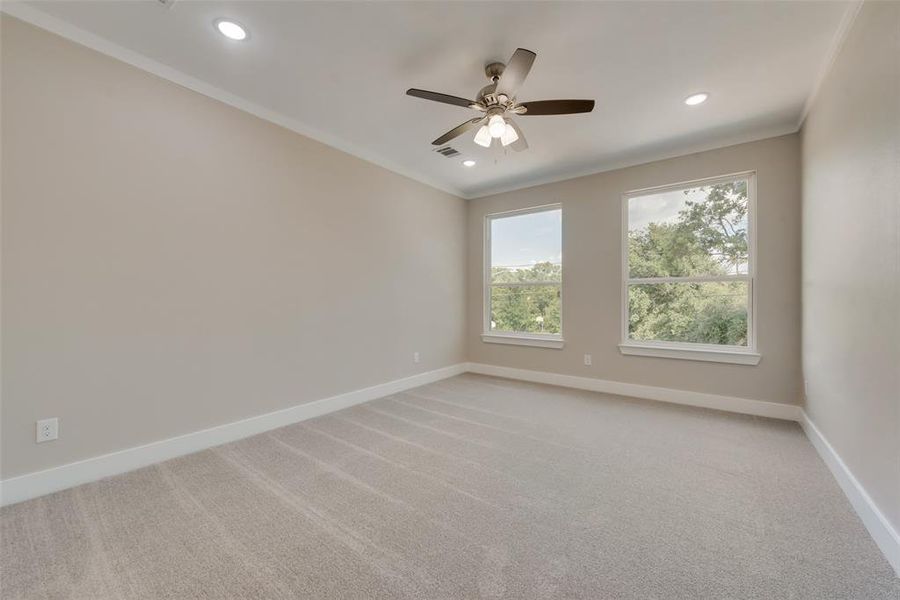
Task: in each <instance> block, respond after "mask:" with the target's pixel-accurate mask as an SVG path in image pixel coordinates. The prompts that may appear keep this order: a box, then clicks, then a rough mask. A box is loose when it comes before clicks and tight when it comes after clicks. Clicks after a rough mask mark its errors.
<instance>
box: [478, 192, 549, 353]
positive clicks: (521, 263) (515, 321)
mask: <svg viewBox="0 0 900 600" xmlns="http://www.w3.org/2000/svg"><path fill="white" fill-rule="evenodd" d="M484 247H485V269H484V271H485V273H484V279H485V282H484V334H483V335H482V339H483V340H484V341H486V342H497V343H503V344H521V345H528V346H542V347H547V348H561V347H562V304H561V296H562V208H561V207H560V206H559V205H558V204H556V205H552V206H541V207H537V208H530V209H526V210H519V211H514V212H508V213H502V214H496V215H488V216H487V218H486V221H485V245H484Z"/></svg>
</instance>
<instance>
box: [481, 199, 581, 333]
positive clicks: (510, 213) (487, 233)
mask: <svg viewBox="0 0 900 600" xmlns="http://www.w3.org/2000/svg"><path fill="white" fill-rule="evenodd" d="M548 210H562V204H561V203H554V204H542V205H540V206H531V207H528V208H519V209H515V210H507V211H503V212H497V213H490V214H487V215H485V216H484V251H483V253H482V254H484V260H483V264H482V288H483V291H482V304H481V306H482V313H483V322H482V334H481V341H482V342H485V343H489V344H510V345H515V346H533V347H536V348H562V347H563V345H564V343H565V340H563V337H562V330H563V310H562V278H560V280H559V281H548V282H540V281H536V282H529V283H510V284H503V285H504V286H532V285H553V286H557V285H558V286H559V303H560V310H559V331H560V332H559V333H520V332H515V331H492V330H491V221H492V220H493V219H496V218H505V217H515V216H519V215H529V214H532V213H538V212H545V211H548ZM560 240H562V223H561V222H560ZM563 276H564V275H563Z"/></svg>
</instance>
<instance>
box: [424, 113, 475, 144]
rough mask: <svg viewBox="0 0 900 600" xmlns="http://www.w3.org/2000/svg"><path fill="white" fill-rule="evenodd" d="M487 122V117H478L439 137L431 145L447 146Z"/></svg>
mask: <svg viewBox="0 0 900 600" xmlns="http://www.w3.org/2000/svg"><path fill="white" fill-rule="evenodd" d="M485 120H487V117H478V118H475V119H470V120H468V121H466V122H465V123H462V124H461V125H457V126H456V127H454V128H453V129H451V130H450V131H448V132H447V133H445V134H444V135H442V136H441V137H439V138H438V139H436V140H434V141H433V142H431V143H432V144H433V145H435V146H441V145H443V144H446V143H447V142H449V141H450V140H452V139H453V138H455V137H458V136H460V135H462V134H464V133H465V132H467V131H468V130H470V129H473V128H474V127H476V126H477V125H479V124H480V123H481V122H482V121H485Z"/></svg>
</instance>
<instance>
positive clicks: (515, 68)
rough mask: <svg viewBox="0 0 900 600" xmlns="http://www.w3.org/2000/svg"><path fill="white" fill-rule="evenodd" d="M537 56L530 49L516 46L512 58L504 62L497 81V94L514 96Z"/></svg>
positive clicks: (508, 96)
mask: <svg viewBox="0 0 900 600" xmlns="http://www.w3.org/2000/svg"><path fill="white" fill-rule="evenodd" d="M536 56H537V54H535V53H534V52H532V51H531V50H526V49H525V48H518V49H516V51H515V52H513V55H512V58H510V59H509V62H508V63H506V68H504V69H503V74H502V75H500V81H498V82H497V94H498V95H499V94H504V95H505V96H506V97H507V98H515V97H516V94H518V93H519V88H520V87H522V83H523V82H524V81H525V77H526V76H527V75H528V72H529V71H530V70H531V65H532V64H533V63H534V59H535V57H536Z"/></svg>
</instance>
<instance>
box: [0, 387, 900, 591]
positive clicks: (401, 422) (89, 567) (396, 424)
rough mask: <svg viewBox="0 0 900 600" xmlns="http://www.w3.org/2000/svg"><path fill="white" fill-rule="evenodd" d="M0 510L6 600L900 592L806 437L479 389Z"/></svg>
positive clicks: (728, 421)
mask: <svg viewBox="0 0 900 600" xmlns="http://www.w3.org/2000/svg"><path fill="white" fill-rule="evenodd" d="M0 514H2V519H0V520H2V542H0V545H2V572H0V576H2V579H0V582H2V583H0V585H2V588H0V589H2V594H0V595H2V597H3V598H10V599H11V598H28V599H39V598H84V599H105V598H122V599H127V600H132V599H140V598H179V599H181V598H184V599H199V598H215V599H225V598H252V599H267V598H291V599H293V598H315V599H320V598H353V599H369V598H390V599H396V598H423V599H429V600H430V599H441V598H514V599H525V598H590V599H603V598H616V599H624V598H640V599H643V600H646V599H650V598H678V599H681V598H684V599H699V598H716V599H724V598H764V599H777V598H810V599H816V600H821V599H829V598H842V599H845V598H858V599H860V600H862V599H865V600H874V599H880V598H890V599H896V598H898V597H900V582H898V580H897V579H896V578H894V577H893V575H892V572H891V569H890V567H889V566H888V564H887V562H886V561H885V560H884V558H883V557H882V556H881V554H879V552H878V549H877V548H876V546H875V544H874V543H873V542H872V540H871V539H870V538H869V536H868V534H867V533H866V531H865V529H864V528H863V526H862V524H861V523H860V521H859V519H858V518H857V517H856V516H855V514H854V513H853V511H852V509H851V507H850V505H849V504H848V502H847V500H846V499H845V498H844V496H843V495H842V493H841V491H840V489H839V488H838V486H837V484H836V483H835V482H834V480H833V479H832V477H831V475H830V474H829V472H828V470H827V469H826V467H825V465H824V464H823V463H822V462H821V461H820V459H819V458H818V457H817V455H816V453H815V451H814V450H813V448H812V446H810V444H809V442H808V441H807V440H806V439H805V437H804V435H803V433H802V432H801V431H800V429H799V427H798V426H797V425H796V424H794V423H787V422H779V421H772V420H766V419H760V418H753V417H745V416H738V415H730V414H726V413H719V412H715V411H708V410H702V409H692V408H686V407H679V406H672V405H666V404H661V403H654V402H646V401H640V400H632V399H624V398H617V397H611V396H605V395H601V394H593V393H589V392H579V391H573V390H565V389H561V388H553V387H548V386H540V385H533V384H526V383H520V382H512V381H507V380H502V379H495V378H489V377H482V376H476V375H463V376H460V377H455V378H453V379H449V380H445V381H442V382H438V383H435V384H431V385H428V386H424V387H421V388H418V389H416V390H412V391H410V392H407V393H402V394H397V395H395V396H391V397H388V398H384V399H381V400H377V401H375V402H371V403H368V404H365V405H362V406H358V407H355V408H352V409H348V410H345V411H342V412H339V413H335V414H332V415H329V416H326V417H322V418H319V419H316V420H314V421H307V422H305V423H300V424H297V425H293V426H290V427H285V428H283V429H279V430H276V431H273V432H271V433H268V434H263V435H259V436H256V437H253V438H249V439H247V440H243V441H240V442H235V443H232V444H228V445H226V446H221V447H219V448H215V449H212V450H207V451H204V452H200V453H198V454H194V455H191V456H187V457H184V458H181V459H176V460H173V461H170V462H167V463H164V464H161V465H157V466H153V467H148V468H146V469H142V470H140V471H135V472H133V473H129V474H126V475H122V476H119V477H114V478H111V479H107V480H105V481H101V482H97V483H92V484H88V485H84V486H81V487H79V488H75V489H72V490H68V491H64V492H61V493H58V494H55V495H52V496H47V497H44V498H39V499H36V500H32V501H29V502H25V503H22V504H18V505H14V506H10V507H7V508H4V509H3V510H2V513H0Z"/></svg>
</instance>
